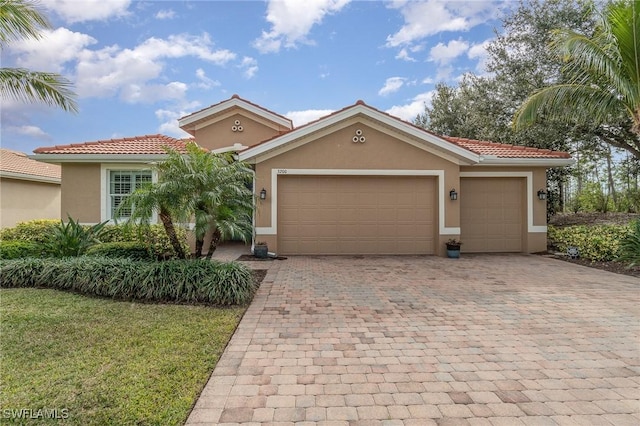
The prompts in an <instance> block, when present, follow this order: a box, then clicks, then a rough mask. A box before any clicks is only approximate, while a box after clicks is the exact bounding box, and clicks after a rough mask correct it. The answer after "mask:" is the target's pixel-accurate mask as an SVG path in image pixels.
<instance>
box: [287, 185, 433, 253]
mask: <svg viewBox="0 0 640 426" xmlns="http://www.w3.org/2000/svg"><path fill="white" fill-rule="evenodd" d="M435 187H436V185H435V178H433V177H405V176H402V177H395V176H384V177H383V176H282V175H280V176H278V252H279V253H282V254H433V253H434V234H435V230H436V228H435V223H436V220H435V219H436V211H437V209H436V207H435V206H436V192H435Z"/></svg>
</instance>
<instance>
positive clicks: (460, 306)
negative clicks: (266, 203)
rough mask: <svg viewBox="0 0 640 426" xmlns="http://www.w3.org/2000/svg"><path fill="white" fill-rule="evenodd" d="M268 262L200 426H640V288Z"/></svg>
mask: <svg viewBox="0 0 640 426" xmlns="http://www.w3.org/2000/svg"><path fill="white" fill-rule="evenodd" d="M269 266H270V270H269V273H268V275H267V277H266V279H265V281H264V282H263V284H262V286H261V288H260V290H259V292H258V294H257V296H256V298H255V300H254V302H253V303H252V305H251V307H250V308H249V310H248V311H247V313H246V315H245V317H244V318H243V320H242V322H241V323H240V326H239V328H238V330H237V331H236V333H235V335H234V337H233V338H232V340H231V342H230V344H229V346H228V347H227V349H226V351H225V353H224V355H223V357H222V359H221V360H220V362H219V364H218V366H217V367H216V369H215V371H214V373H213V375H212V377H211V379H210V381H209V383H208V384H207V386H206V388H205V389H204V391H203V393H202V395H201V397H200V399H199V400H198V403H197V404H196V406H195V408H194V410H193V411H192V413H191V416H190V417H189V420H188V424H197V423H207V424H224V423H250V422H254V423H255V424H261V423H262V424H266V423H268V424H294V423H296V424H336V425H338V424H345V425H346V424H350V425H353V424H367V425H369V424H371V425H375V424H385V425H386V424H388V425H396V424H398V425H401V424H418V425H428V424H463V425H464V424H480V425H482V424H486V425H501V424H505V425H518V424H526V425H538V424H539V425H553V424H561V425H562V424H572V425H574V424H577V425H585V424H598V425H609V424H613V425H626V424H628V425H632V424H633V425H637V424H640V390H639V389H640V359H639V358H640V300H639V299H640V298H639V295H640V280H638V279H637V278H633V277H629V276H623V275H616V274H612V273H608V272H603V271H599V270H595V269H591V268H586V267H582V266H576V265H573V264H570V263H566V262H562V261H558V260H554V259H548V258H543V257H538V256H524V255H512V256H509V255H495V256H490V255H486V256H485V255H483V256H469V255H467V256H464V257H463V258H461V259H458V260H451V259H443V258H437V257H367V258H357V257H291V258H289V259H287V260H285V261H274V262H269ZM279 422H282V423H279Z"/></svg>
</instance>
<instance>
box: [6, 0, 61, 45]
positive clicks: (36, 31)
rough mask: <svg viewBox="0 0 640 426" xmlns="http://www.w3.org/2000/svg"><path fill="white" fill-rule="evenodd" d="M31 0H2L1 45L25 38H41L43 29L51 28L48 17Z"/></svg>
mask: <svg viewBox="0 0 640 426" xmlns="http://www.w3.org/2000/svg"><path fill="white" fill-rule="evenodd" d="M37 4H38V3H37V2H35V1H31V0H22V1H15V0H0V46H5V45H6V44H7V43H9V42H11V41H17V40H22V39H25V38H27V39H28V38H34V39H39V38H41V34H42V30H43V29H48V28H51V25H50V24H49V21H48V20H47V18H46V17H45V16H44V15H43V14H42V13H41V12H40V11H39V10H38V9H37Z"/></svg>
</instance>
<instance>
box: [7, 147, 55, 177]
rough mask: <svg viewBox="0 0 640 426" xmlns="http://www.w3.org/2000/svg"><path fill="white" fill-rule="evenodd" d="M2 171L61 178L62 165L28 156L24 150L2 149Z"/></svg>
mask: <svg viewBox="0 0 640 426" xmlns="http://www.w3.org/2000/svg"><path fill="white" fill-rule="evenodd" d="M0 172H7V173H18V174H22V175H30V176H34V177H44V178H52V179H60V166H58V165H57V164H47V163H43V162H41V161H36V160H32V159H31V158H28V157H27V155H26V154H25V153H23V152H18V151H12V150H10V149H0Z"/></svg>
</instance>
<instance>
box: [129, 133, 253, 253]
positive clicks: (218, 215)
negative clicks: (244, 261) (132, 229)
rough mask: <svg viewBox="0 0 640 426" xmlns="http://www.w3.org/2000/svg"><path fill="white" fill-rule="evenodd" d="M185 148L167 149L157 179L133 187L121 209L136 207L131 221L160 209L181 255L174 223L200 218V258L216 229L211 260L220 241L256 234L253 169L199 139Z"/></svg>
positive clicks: (147, 217) (197, 229)
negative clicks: (211, 149)
mask: <svg viewBox="0 0 640 426" xmlns="http://www.w3.org/2000/svg"><path fill="white" fill-rule="evenodd" d="M186 150H187V153H186V154H182V153H180V152H178V151H175V150H170V149H168V150H167V153H168V157H167V159H166V160H165V161H163V162H161V163H159V164H157V165H156V166H155V168H156V170H157V171H158V182H157V183H155V184H151V185H148V186H146V187H144V188H140V189H138V190H136V191H134V192H133V194H131V196H129V197H127V199H126V201H125V202H124V203H123V205H122V206H121V208H132V214H131V217H130V219H129V220H130V221H137V220H140V221H144V222H148V221H149V220H150V219H151V217H152V215H153V213H154V212H158V216H159V218H160V220H161V221H162V224H163V226H164V228H165V231H166V232H167V235H168V236H169V239H170V240H171V242H172V245H173V246H174V249H175V250H176V253H177V254H178V256H180V255H181V254H180V251H179V250H178V247H177V246H179V245H180V242H179V239H178V238H177V236H176V233H175V225H174V223H176V222H178V223H188V222H191V221H192V220H193V221H195V227H194V234H195V237H196V253H195V254H196V258H200V257H201V256H202V251H203V248H204V240H205V237H206V235H207V234H208V233H209V232H210V231H212V236H211V243H210V245H209V251H208V254H207V258H211V256H212V255H213V252H214V251H215V249H216V247H217V245H218V244H219V243H220V242H221V241H224V240H226V239H232V238H233V239H236V238H237V239H241V240H242V241H245V242H246V241H248V240H249V239H250V238H251V235H252V232H251V231H252V221H251V213H252V209H253V194H252V192H251V190H250V189H249V188H250V187H249V185H250V183H251V180H252V176H253V174H252V173H253V172H252V170H251V169H250V168H249V167H248V166H247V165H245V164H244V163H240V162H237V161H235V160H234V159H233V157H232V156H231V154H229V153H227V154H211V153H209V152H207V151H206V150H204V149H202V148H200V147H199V146H198V145H196V144H195V143H188V144H187V147H186ZM185 257H186V255H185Z"/></svg>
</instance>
